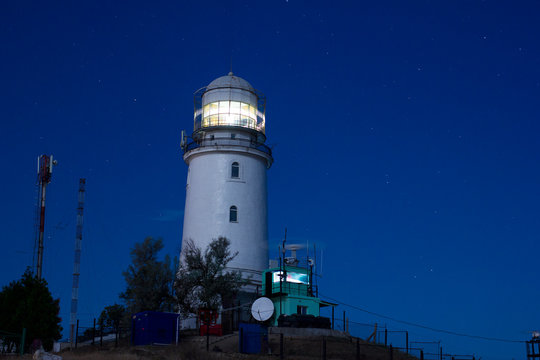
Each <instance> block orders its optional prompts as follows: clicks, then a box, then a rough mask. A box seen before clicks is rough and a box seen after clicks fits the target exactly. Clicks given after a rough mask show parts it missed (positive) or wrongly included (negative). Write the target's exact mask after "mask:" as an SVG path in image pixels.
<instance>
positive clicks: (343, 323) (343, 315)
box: [343, 310, 345, 331]
mask: <svg viewBox="0 0 540 360" xmlns="http://www.w3.org/2000/svg"><path fill="white" fill-rule="evenodd" d="M343 331H345V310H343Z"/></svg>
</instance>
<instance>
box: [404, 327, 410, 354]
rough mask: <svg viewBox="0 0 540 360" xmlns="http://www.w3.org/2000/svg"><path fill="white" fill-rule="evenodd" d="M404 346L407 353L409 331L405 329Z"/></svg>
mask: <svg viewBox="0 0 540 360" xmlns="http://www.w3.org/2000/svg"><path fill="white" fill-rule="evenodd" d="M405 347H406V351H407V354H408V353H409V332H408V331H405Z"/></svg>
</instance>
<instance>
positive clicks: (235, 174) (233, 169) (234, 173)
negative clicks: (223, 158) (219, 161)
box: [231, 162, 240, 179]
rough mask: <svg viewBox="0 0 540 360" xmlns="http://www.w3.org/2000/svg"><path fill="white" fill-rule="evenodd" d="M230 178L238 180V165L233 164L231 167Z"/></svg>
mask: <svg viewBox="0 0 540 360" xmlns="http://www.w3.org/2000/svg"><path fill="white" fill-rule="evenodd" d="M231 177H232V178H233V179H238V178H239V177H240V164H239V163H237V162H233V163H232V165H231Z"/></svg>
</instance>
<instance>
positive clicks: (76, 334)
mask: <svg viewBox="0 0 540 360" xmlns="http://www.w3.org/2000/svg"><path fill="white" fill-rule="evenodd" d="M78 342H79V319H77V330H75V349H76V348H77V343H78Z"/></svg>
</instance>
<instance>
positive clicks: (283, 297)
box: [262, 265, 336, 326]
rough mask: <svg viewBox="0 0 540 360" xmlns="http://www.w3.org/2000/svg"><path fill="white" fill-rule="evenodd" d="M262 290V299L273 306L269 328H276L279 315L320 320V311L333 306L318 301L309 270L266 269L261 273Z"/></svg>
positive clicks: (298, 268) (287, 266)
mask: <svg viewBox="0 0 540 360" xmlns="http://www.w3.org/2000/svg"><path fill="white" fill-rule="evenodd" d="M262 286H263V288H262V289H263V296H266V297H267V298H269V299H270V300H272V302H273V304H274V309H275V311H274V315H273V317H272V318H271V319H270V321H271V325H272V326H277V325H278V318H279V316H280V315H281V314H283V315H292V314H299V315H313V316H320V309H321V308H322V307H325V306H336V304H332V303H329V302H326V301H323V300H321V299H319V298H318V297H317V288H316V286H314V284H313V274H312V270H311V268H302V267H297V266H290V265H285V266H282V267H281V268H279V267H278V268H271V269H268V270H266V271H264V272H263V279H262Z"/></svg>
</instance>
